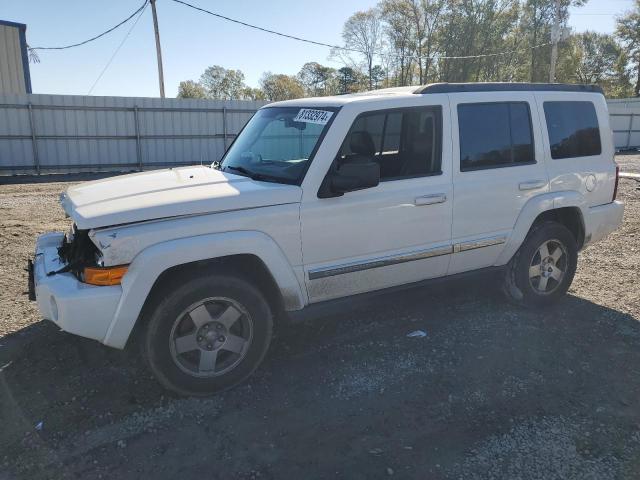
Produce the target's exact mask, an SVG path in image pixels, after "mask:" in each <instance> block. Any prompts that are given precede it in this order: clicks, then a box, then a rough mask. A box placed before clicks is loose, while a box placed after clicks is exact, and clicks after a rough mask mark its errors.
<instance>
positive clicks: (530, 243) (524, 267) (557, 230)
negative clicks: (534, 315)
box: [514, 222, 578, 306]
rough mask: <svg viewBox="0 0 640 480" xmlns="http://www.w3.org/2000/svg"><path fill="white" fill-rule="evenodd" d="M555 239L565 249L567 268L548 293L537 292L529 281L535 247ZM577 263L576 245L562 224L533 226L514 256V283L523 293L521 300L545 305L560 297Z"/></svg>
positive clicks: (535, 304)
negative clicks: (555, 286) (559, 281)
mask: <svg viewBox="0 0 640 480" xmlns="http://www.w3.org/2000/svg"><path fill="white" fill-rule="evenodd" d="M551 239H557V240H559V241H560V242H562V243H563V244H564V246H565V248H566V249H567V270H566V272H565V275H564V278H563V279H562V282H561V283H560V285H559V286H558V288H556V290H555V291H553V292H552V293H550V294H547V295H542V294H540V293H538V292H537V291H536V290H535V289H534V288H533V287H532V286H531V284H530V282H529V266H530V264H531V259H532V258H533V256H534V254H535V252H536V251H537V249H538V248H539V247H540V245H542V244H543V243H544V242H545V241H547V240H551ZM577 263H578V246H577V243H576V239H575V238H574V236H573V234H572V233H571V232H570V231H569V229H567V227H565V226H564V225H562V224H560V223H557V222H545V223H542V224H540V225H539V226H537V227H536V228H534V229H533V230H532V231H531V232H530V233H529V234H528V235H527V238H526V239H525V241H524V243H523V245H522V247H520V252H519V253H518V256H517V258H516V265H515V272H514V277H515V281H516V285H517V286H518V288H519V289H520V291H521V292H522V295H523V299H522V300H523V302H524V303H525V304H527V305H531V306H546V305H550V304H552V303H553V302H555V301H557V300H558V299H559V298H560V297H562V296H563V295H564V294H565V293H566V292H567V290H568V289H569V287H570V286H571V282H573V277H574V275H575V273H576V267H577Z"/></svg>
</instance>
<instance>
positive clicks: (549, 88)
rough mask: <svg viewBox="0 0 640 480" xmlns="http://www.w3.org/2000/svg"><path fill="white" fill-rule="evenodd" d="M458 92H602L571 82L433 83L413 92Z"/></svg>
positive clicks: (596, 87) (596, 88)
mask: <svg viewBox="0 0 640 480" xmlns="http://www.w3.org/2000/svg"><path fill="white" fill-rule="evenodd" d="M454 92H455V93H458V92H592V93H602V88H600V87H599V86H598V85H585V84H569V83H516V82H487V83H431V84H429V85H425V86H423V87H418V88H416V89H415V91H414V92H413V93H418V94H426V93H454Z"/></svg>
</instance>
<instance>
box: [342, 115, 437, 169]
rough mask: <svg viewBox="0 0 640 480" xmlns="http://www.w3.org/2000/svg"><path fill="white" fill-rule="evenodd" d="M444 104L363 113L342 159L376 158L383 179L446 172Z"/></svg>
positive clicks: (352, 131)
mask: <svg viewBox="0 0 640 480" xmlns="http://www.w3.org/2000/svg"><path fill="white" fill-rule="evenodd" d="M441 145H442V111H441V109H440V107H415V108H406V109H394V110H383V111H380V112H376V113H367V114H364V115H361V116H359V117H358V118H357V119H356V120H355V121H354V123H353V125H352V126H351V129H350V130H349V133H348V134H347V136H346V138H345V140H344V142H343V144H342V147H341V149H340V153H339V154H338V162H349V161H361V160H362V159H363V158H366V159H370V160H373V161H375V162H377V163H378V164H379V165H380V180H381V181H386V180H400V179H403V178H414V177H422V176H427V175H438V174H440V173H442V169H441V164H442V158H441Z"/></svg>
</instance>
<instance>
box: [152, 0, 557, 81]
mask: <svg viewBox="0 0 640 480" xmlns="http://www.w3.org/2000/svg"><path fill="white" fill-rule="evenodd" d="M152 2H153V0H152ZM555 7H556V19H555V23H554V24H553V28H552V29H551V43H552V45H551V66H550V68H549V83H555V81H556V63H557V62H558V42H559V41H560V35H561V33H560V0H555Z"/></svg>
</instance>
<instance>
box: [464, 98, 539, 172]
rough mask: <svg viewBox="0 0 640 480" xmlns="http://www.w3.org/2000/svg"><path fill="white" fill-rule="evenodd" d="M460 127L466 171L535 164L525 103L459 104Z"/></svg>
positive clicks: (529, 120)
mask: <svg viewBox="0 0 640 480" xmlns="http://www.w3.org/2000/svg"><path fill="white" fill-rule="evenodd" d="M458 126H459V128H460V170H461V171H463V172H467V171H471V170H481V169H485V168H498V167H508V166H513V165H524V164H529V163H535V153H534V148H533V134H532V133H531V132H532V129H531V113H530V112H529V104H528V103H526V102H499V103H467V104H461V105H458Z"/></svg>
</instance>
